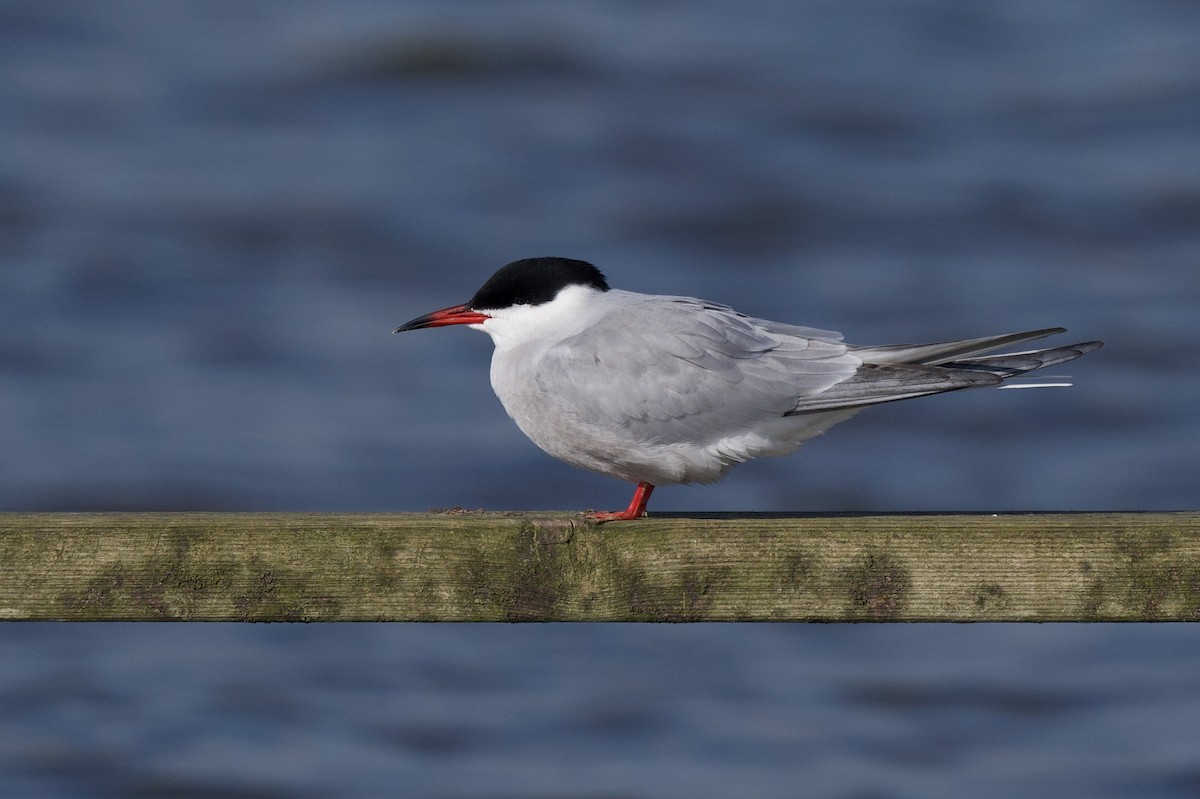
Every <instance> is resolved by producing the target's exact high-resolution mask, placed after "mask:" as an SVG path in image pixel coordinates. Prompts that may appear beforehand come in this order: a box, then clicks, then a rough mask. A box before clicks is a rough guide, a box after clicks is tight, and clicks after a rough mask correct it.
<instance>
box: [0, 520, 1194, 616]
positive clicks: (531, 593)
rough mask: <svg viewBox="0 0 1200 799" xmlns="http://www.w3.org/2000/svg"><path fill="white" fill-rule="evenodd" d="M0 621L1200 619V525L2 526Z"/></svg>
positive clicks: (463, 522) (72, 523)
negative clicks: (4, 619)
mask: <svg viewBox="0 0 1200 799" xmlns="http://www.w3.org/2000/svg"><path fill="white" fill-rule="evenodd" d="M0 618H7V619H61V620H99V619H134V620H150V619H163V620H166V619H176V620H206V621H209V620H211V621H218V620H219V621H229V620H241V621H348V620H422V621H435V620H437V621H550V620H579V621H584V620H605V621H617V620H620V621H701V620H704V621H726V620H779V621H782V620H807V621H847V620H878V621H884V620H887V621H1000V620H1025V621H1068V620H1069V621H1098V620H1128V621H1135V620H1139V621H1140V620H1198V619H1200V513H1197V512H1184V513H1077V514H1072V513H1067V514H1062V513H1051V514H1004V515H942V514H934V515H914V516H902V515H882V516H880V515H872V516H865V515H862V516H860V515H773V514H757V515H755V514H752V515H743V514H737V515H735V514H687V515H670V514H666V515H655V516H652V517H650V518H648V519H644V520H641V521H637V522H626V523H614V524H608V525H603V526H596V525H593V524H591V523H588V522H585V521H583V520H582V519H581V518H579V517H577V516H565V515H561V514H559V515H555V514H550V513H520V514H516V513H512V514H508V513H468V512H462V511H451V512H442V513H417V514H407V513H406V514H383V515H366V514H363V515H355V514H311V513H278V514H243V513H149V514H109V513H99V514H89V513H81V514H74V513H33V514H13V513H9V514H0Z"/></svg>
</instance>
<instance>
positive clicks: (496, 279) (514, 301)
mask: <svg viewBox="0 0 1200 799" xmlns="http://www.w3.org/2000/svg"><path fill="white" fill-rule="evenodd" d="M567 286H591V287H592V288H595V289H599V290H600V291H608V283H607V282H606V281H605V280H604V275H602V274H601V273H600V270H599V269H597V268H596V267H594V266H592V265H591V264H589V263H588V262H587V261H576V260H574V259H571V258H525V259H524V260H521V261H513V262H512V263H511V264H508V265H507V266H504V267H502V268H501V269H500V271H498V272H496V274H494V275H492V276H491V277H490V278H488V281H487V282H486V283H484V284H483V285H482V286H480V287H479V291H477V292H475V296H474V297H472V298H471V299H470V301H469V302H468V303H467V305H468V306H469V307H471V308H474V309H476V310H484V309H490V310H497V309H500V308H508V307H511V306H513V305H541V304H542V303H543V302H550V300H552V299H554V298H555V297H557V296H558V292H559V291H560V290H561V289H564V288H566V287H567Z"/></svg>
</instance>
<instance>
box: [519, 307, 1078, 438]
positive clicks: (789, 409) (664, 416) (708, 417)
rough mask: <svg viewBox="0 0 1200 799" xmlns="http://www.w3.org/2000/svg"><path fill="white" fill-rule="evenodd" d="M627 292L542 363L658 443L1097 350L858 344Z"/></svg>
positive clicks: (982, 379)
mask: <svg viewBox="0 0 1200 799" xmlns="http://www.w3.org/2000/svg"><path fill="white" fill-rule="evenodd" d="M622 296H623V298H629V299H627V300H626V301H624V302H623V303H622V304H621V305H620V306H619V308H617V309H614V312H611V313H607V314H605V315H604V316H603V317H602V318H601V319H600V320H598V321H597V323H596V324H595V325H594V326H592V327H590V328H589V329H588V331H587V332H586V333H581V334H579V335H578V336H575V337H572V338H569V339H567V340H565V341H564V342H562V344H560V345H559V346H557V347H554V348H552V349H551V350H550V351H549V352H548V353H547V355H546V357H545V360H544V361H543V368H544V369H545V370H547V371H549V372H552V373H554V374H555V375H556V377H557V379H559V380H563V381H567V382H569V383H572V384H573V386H572V387H573V392H572V393H573V395H574V396H578V397H581V398H582V400H581V402H580V404H579V406H578V408H577V411H578V413H579V414H580V415H581V416H582V417H583V418H585V419H589V420H591V421H594V422H599V423H601V424H607V425H613V426H617V427H621V428H625V429H629V430H631V431H632V432H634V433H635V434H636V435H638V436H639V437H640V438H642V439H644V440H654V441H656V442H658V443H673V442H695V441H704V440H714V439H717V438H720V437H722V436H726V435H732V434H736V433H742V432H746V431H748V430H753V429H755V428H756V426H757V425H759V424H762V423H764V422H767V421H769V420H774V419H779V418H780V417H784V416H793V415H799V414H809V413H819V412H823V411H834V410H841V409H852V408H860V407H863V406H867V405H875V404H879V403H883V402H893V401H896V400H902V399H909V398H912V397H920V396H926V395H929V394H939V393H942V392H945V391H954V390H957V389H962V388H970V387H975V386H994V385H997V384H999V383H1001V382H1003V381H1004V380H1005V379H1006V378H1008V377H1011V376H1013V375H1014V374H1020V373H1023V372H1026V371H1030V370H1032V369H1038V368H1041V367H1043V366H1048V365H1050V364H1052V363H1061V362H1063V361H1066V360H1072V359H1073V358H1077V357H1079V356H1080V355H1082V354H1083V353H1085V352H1089V351H1091V350H1092V349H1095V348H1096V347H1098V346H1100V344H1099V342H1087V343H1086V344H1079V345H1072V346H1070V347H1059V348H1055V349H1048V350H1039V351H1031V352H1025V353H1013V354H1008V355H997V356H989V357H982V358H974V359H973V360H967V359H965V358H964V356H974V355H979V354H981V353H986V352H989V351H991V350H994V349H996V348H998V347H1002V346H1005V345H1007V344H1011V343H1015V342H1019V341H1028V340H1031V339H1035V338H1041V337H1043V336H1046V335H1050V334H1051V333H1057V332H1060V329H1059V328H1051V329H1047V330H1036V331H1030V332H1026V333H1014V334H1006V335H1002V336H990V337H987V338H978V339H965V340H962V341H954V342H942V343H938V344H924V345H907V344H906V345H889V346H880V347H854V346H851V345H848V344H844V343H842V342H841V340H840V339H841V336H840V335H839V334H836V333H832V332H831V331H822V330H817V329H815V328H805V327H798V326H793V325H784V324H779V323H776V322H769V321H766V320H761V319H754V318H751V317H747V316H744V315H742V314H739V313H737V312H735V311H733V310H732V309H730V308H728V307H726V306H723V305H717V304H715V303H708V302H704V301H702V300H697V299H692V298H689V297H642V296H641V295H634V294H624V295H622ZM635 298H636V299H635ZM955 359H963V360H955Z"/></svg>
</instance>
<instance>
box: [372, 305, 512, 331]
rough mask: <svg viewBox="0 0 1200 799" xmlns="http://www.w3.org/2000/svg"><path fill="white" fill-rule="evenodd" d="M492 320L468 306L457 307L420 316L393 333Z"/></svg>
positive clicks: (475, 323) (476, 323)
mask: <svg viewBox="0 0 1200 799" xmlns="http://www.w3.org/2000/svg"><path fill="white" fill-rule="evenodd" d="M488 319H491V317H490V316H488V315H487V314H481V313H479V312H478V311H473V310H471V308H470V307H468V306H466V305H455V306H453V307H450V308H443V309H442V310H440V311H434V312H433V313H427V314H425V315H424V316H418V317H417V318H416V319H414V320H412V321H411V322H406V323H405V324H402V325H400V327H398V328H396V329H395V330H393V331H392V332H393V333H403V332H405V331H406V330H420V329H421V328H423V327H445V326H446V325H478V324H480V323H482V322H485V321H487V320H488Z"/></svg>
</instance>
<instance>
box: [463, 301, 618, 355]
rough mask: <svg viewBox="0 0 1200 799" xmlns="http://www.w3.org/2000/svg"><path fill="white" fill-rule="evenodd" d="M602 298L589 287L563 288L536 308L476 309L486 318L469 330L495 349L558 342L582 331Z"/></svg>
mask: <svg viewBox="0 0 1200 799" xmlns="http://www.w3.org/2000/svg"><path fill="white" fill-rule="evenodd" d="M604 295H605V292H601V291H598V290H596V289H594V288H592V287H590V286H567V287H565V288H563V289H562V290H561V291H559V292H558V294H557V295H556V296H555V297H554V299H552V300H550V301H549V302H543V303H541V304H539V305H514V306H512V307H509V308H498V309H496V310H488V309H486V308H477V309H476V310H478V311H480V312H481V313H485V314H487V315H488V317H489V318H488V319H487V321H485V322H483V323H481V324H478V325H471V327H472V328H474V329H475V330H482V331H483V332H484V333H487V334H488V335H489V336H491V337H492V342H493V343H495V345H496V347H497V348H501V347H503V348H508V347H516V346H520V345H521V344H526V343H529V342H530V341H534V340H540V341H545V342H553V341H558V340H561V339H562V338H565V337H566V336H571V335H574V334H575V333H578V332H580V331H582V330H584V329H586V328H587V326H588V325H589V324H590V323H591V322H592V321H593V319H594V317H595V315H596V313H597V311H598V310H599V309H598V308H597V306H598V305H601V304H602V303H600V302H599V300H600V299H601V298H603V297H604Z"/></svg>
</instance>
